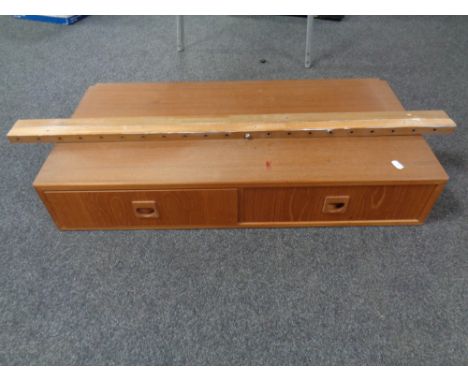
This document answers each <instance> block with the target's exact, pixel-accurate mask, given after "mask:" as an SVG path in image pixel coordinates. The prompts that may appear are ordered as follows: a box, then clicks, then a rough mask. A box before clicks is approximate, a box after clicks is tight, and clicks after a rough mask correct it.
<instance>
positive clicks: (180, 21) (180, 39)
mask: <svg viewBox="0 0 468 382" xmlns="http://www.w3.org/2000/svg"><path fill="white" fill-rule="evenodd" d="M176 23H177V51H178V52H182V51H183V50H184V16H176Z"/></svg>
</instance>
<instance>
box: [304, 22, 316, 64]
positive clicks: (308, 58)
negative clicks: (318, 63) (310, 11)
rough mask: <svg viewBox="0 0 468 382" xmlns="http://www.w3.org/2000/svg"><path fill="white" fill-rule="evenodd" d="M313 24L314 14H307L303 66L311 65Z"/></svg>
mask: <svg viewBox="0 0 468 382" xmlns="http://www.w3.org/2000/svg"><path fill="white" fill-rule="evenodd" d="M313 25H314V16H307V31H306V51H305V67H306V68H310V67H311V66H312V58H311V52H310V51H311V49H312V28H313Z"/></svg>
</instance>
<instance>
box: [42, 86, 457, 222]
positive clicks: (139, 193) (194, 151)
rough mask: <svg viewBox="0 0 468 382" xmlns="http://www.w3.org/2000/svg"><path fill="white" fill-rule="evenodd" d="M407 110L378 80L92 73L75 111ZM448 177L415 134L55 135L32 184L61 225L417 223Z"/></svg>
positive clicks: (78, 114)
mask: <svg viewBox="0 0 468 382" xmlns="http://www.w3.org/2000/svg"><path fill="white" fill-rule="evenodd" d="M402 110H404V109H403V107H402V105H401V104H400V102H399V101H398V99H397V97H396V96H395V95H394V93H393V92H392V90H391V89H390V87H389V86H388V84H387V83H386V82H385V81H382V80H379V79H349V80H306V81H302V80H301V81H250V82H247V81H239V82H199V83H158V84H156V83H155V84H146V83H145V84H98V85H95V86H92V87H90V88H89V89H88V91H87V92H86V94H85V96H84V98H83V99H82V101H81V103H80V105H79V106H78V108H77V109H76V111H75V113H74V114H73V118H91V117H93V118H94V117H96V118H100V117H135V116H138V117H142V116H225V115H236V114H269V113H275V114H278V113H309V112H367V111H369V112H372V111H402ZM395 161H396V163H397V164H398V165H395ZM447 179H448V177H447V174H446V173H445V171H444V170H443V168H442V166H441V165H440V163H439V162H438V160H437V158H436V157H435V156H434V154H433V153H432V151H431V149H430V147H429V146H428V144H427V143H426V141H425V139H424V138H423V137H422V136H420V135H417V136H385V137H383V136H375V137H368V136H366V137H331V138H328V137H320V138H294V137H284V138H282V137H271V138H265V139H250V140H249V139H225V140H223V139H222V138H221V139H206V140H203V139H201V140H183V139H179V140H166V141H165V140H157V141H147V142H145V141H144V140H142V141H138V142H135V141H132V142H102V143H101V142H97V143H63V144H57V145H55V147H54V148H53V150H52V152H51V153H50V155H49V157H48V158H47V160H46V162H45V163H44V165H43V167H42V169H41V170H40V172H39V174H38V176H37V178H36V180H35V182H34V187H35V188H36V190H37V192H38V193H39V195H40V197H41V199H42V200H43V202H44V204H45V205H46V207H47V209H48V210H49V212H50V215H51V216H52V218H53V219H54V221H55V223H56V224H57V226H58V227H59V228H60V229H64V230H78V229H85V230H86V229H142V228H200V227H288V226H326V225H329V226H337V225H390V224H421V223H423V222H424V221H425V219H426V217H427V216H428V214H429V212H430V210H431V208H432V206H433V205H434V203H435V202H436V200H437V198H438V196H439V195H440V193H441V192H442V190H443V188H444V185H445V183H446V182H447Z"/></svg>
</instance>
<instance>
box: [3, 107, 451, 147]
mask: <svg viewBox="0 0 468 382" xmlns="http://www.w3.org/2000/svg"><path fill="white" fill-rule="evenodd" d="M454 128H455V123H454V122H453V121H452V120H451V119H450V118H449V117H448V115H447V114H446V113H445V112H444V111H441V110H431V111H406V112H399V111H394V112H366V113H362V112H359V113H358V112H353V113H298V114H263V115H259V114H251V115H233V116H223V117H209V118H208V117H190V118H189V117H133V118H128V117H126V118H72V119H45V120H37V119H36V120H34V119H32V120H19V121H17V122H16V123H15V125H14V126H13V127H12V129H11V130H10V132H9V133H8V135H7V136H8V139H9V140H10V142H12V143H42V142H43V143H50V142H52V143H54V142H58V143H66V142H100V141H102V142H105V141H122V140H142V141H144V140H168V139H206V138H222V139H239V138H241V139H242V138H249V139H251V138H266V139H268V138H271V137H293V136H294V137H302V138H309V137H313V138H314V137H336V136H349V137H361V136H379V135H417V134H447V133H451V132H453V130H454Z"/></svg>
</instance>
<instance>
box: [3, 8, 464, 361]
mask: <svg viewBox="0 0 468 382" xmlns="http://www.w3.org/2000/svg"><path fill="white" fill-rule="evenodd" d="M186 33H187V47H186V51H185V52H183V53H181V54H178V53H177V52H176V49H175V24H174V18H172V17H89V18H87V19H85V20H83V21H81V22H79V23H78V24H76V25H74V26H69V27H64V26H56V25H48V24H40V23H34V22H27V21H20V20H16V19H13V18H10V17H1V18H0V125H1V129H2V138H1V139H0V176H1V178H0V179H1V183H0V195H1V199H0V201H1V205H0V229H1V231H0V245H1V247H0V250H1V253H0V364H4V365H6V364H47V365H52V364H54V365H55V364H208V365H214V364H230V365H233V364H255V365H259V364H270V365H278V364H281V365H289V364H304V365H318V364H319V365H328V364H347V365H355V364H360V365H362V364H374V365H381V364H384V365H390V364H398V365H400V364H405V365H406V364H410V365H423V364H424V365H426V364H465V365H466V364H468V314H467V307H468V292H467V288H468V219H467V217H468V212H467V204H468V197H467V190H468V178H467V169H468V166H467V148H468V146H467V143H468V142H467V141H468V139H467V137H468V132H467V126H466V124H467V121H468V18H433V17H420V18H414V17H411V18H410V17H348V18H346V19H345V20H344V21H343V22H341V23H336V22H330V21H317V22H316V28H315V36H314V43H313V57H314V62H313V68H312V69H309V70H307V69H305V68H304V67H303V61H304V43H305V41H304V38H305V20H304V19H299V18H292V17H190V18H188V19H187V21H186ZM261 59H266V60H267V62H266V63H264V64H262V63H260V60H261ZM324 77H380V78H383V79H385V80H388V81H389V82H390V84H391V86H392V87H393V89H394V90H395V92H396V93H397V94H398V95H399V97H400V98H401V100H402V102H403V104H404V105H405V107H407V108H408V109H444V110H446V111H447V112H448V113H449V114H450V115H451V116H452V117H453V118H454V119H455V120H456V121H457V122H458V124H459V128H458V131H457V132H456V133H455V134H454V135H452V136H446V137H443V136H438V137H431V138H429V142H430V144H431V146H432V148H433V150H434V152H435V153H436V155H437V156H438V158H439V159H440V161H441V163H442V165H443V166H444V167H445V169H446V171H447V172H448V174H449V175H450V178H451V179H450V182H449V183H448V186H447V188H446V190H445V191H444V193H443V195H442V196H441V198H440V200H439V201H438V202H437V205H436V206H435V208H434V210H433V212H432V214H431V215H430V217H429V219H428V221H427V223H426V224H425V225H423V226H418V227H354V228H352V227H350V228H310V229H245V230H244V229H238V230H193V231H189V230H187V231H144V232H142V231H136V232H123V231H122V232H67V233H64V232H60V231H58V230H57V229H56V228H55V226H54V225H53V223H52V222H51V220H50V218H49V216H48V214H47V212H46V210H45V208H44V207H43V206H42V204H41V202H40V201H39V198H38V197H37V195H36V194H35V192H34V191H33V189H32V188H31V183H32V181H33V179H34V177H35V174H36V173H37V171H38V170H39V168H40V166H41V164H42V163H43V161H44V159H45V158H46V156H47V154H48V152H49V150H50V147H49V146H45V145H9V144H8V143H7V140H6V138H5V136H4V135H5V133H6V132H7V131H8V129H9V128H10V127H11V125H12V123H13V122H14V121H15V120H16V119H19V118H53V117H67V116H69V115H70V113H71V112H72V111H73V109H74V108H75V106H76V105H77V103H78V101H79V99H80V98H81V96H82V94H83V92H84V91H85V90H86V88H87V87H88V86H90V85H92V84H94V83H96V82H111V81H180V80H190V81H191V80H240V79H292V78H324Z"/></svg>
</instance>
